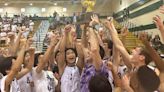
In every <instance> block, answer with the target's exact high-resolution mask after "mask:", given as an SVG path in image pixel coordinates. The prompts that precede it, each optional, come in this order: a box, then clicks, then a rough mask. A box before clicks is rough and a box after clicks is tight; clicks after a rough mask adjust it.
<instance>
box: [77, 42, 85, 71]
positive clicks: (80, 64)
mask: <svg viewBox="0 0 164 92" xmlns="http://www.w3.org/2000/svg"><path fill="white" fill-rule="evenodd" d="M76 50H77V53H78V62H77V66H78V68H79V69H80V70H81V71H82V69H83V67H84V53H83V47H82V45H81V43H78V42H76Z"/></svg>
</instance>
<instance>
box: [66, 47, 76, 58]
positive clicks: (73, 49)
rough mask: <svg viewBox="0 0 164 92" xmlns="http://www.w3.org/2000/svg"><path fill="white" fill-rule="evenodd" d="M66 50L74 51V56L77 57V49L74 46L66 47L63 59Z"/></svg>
mask: <svg viewBox="0 0 164 92" xmlns="http://www.w3.org/2000/svg"><path fill="white" fill-rule="evenodd" d="M68 50H72V51H73V52H74V53H75V56H76V57H77V55H78V54H77V51H76V49H75V48H66V49H65V59H66V52H67V51H68Z"/></svg>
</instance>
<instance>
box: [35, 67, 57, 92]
mask: <svg viewBox="0 0 164 92" xmlns="http://www.w3.org/2000/svg"><path fill="white" fill-rule="evenodd" d="M32 78H33V81H34V92H55V86H56V85H57V80H56V79H55V77H54V76H53V73H52V72H51V71H44V70H43V71H42V72H41V73H37V72H36V68H33V69H32Z"/></svg>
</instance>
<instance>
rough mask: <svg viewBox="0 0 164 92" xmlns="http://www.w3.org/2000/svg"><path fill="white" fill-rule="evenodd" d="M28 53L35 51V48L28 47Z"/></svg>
mask: <svg viewBox="0 0 164 92" xmlns="http://www.w3.org/2000/svg"><path fill="white" fill-rule="evenodd" d="M28 53H29V54H30V55H32V54H34V53H35V48H32V47H31V48H29V49H28Z"/></svg>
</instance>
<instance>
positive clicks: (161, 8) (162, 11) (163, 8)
mask: <svg viewBox="0 0 164 92" xmlns="http://www.w3.org/2000/svg"><path fill="white" fill-rule="evenodd" d="M159 10H160V13H163V14H164V5H163V6H161V7H160V8H159Z"/></svg>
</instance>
